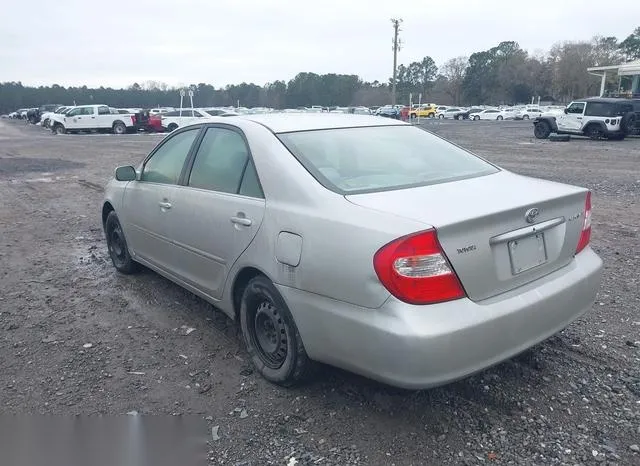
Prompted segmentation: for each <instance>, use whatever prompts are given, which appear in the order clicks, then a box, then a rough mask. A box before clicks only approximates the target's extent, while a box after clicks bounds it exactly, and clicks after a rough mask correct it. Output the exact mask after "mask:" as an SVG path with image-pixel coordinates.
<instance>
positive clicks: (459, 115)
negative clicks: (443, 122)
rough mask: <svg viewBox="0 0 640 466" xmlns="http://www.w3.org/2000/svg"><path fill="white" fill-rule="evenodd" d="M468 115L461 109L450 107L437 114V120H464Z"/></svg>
mask: <svg viewBox="0 0 640 466" xmlns="http://www.w3.org/2000/svg"><path fill="white" fill-rule="evenodd" d="M465 114H466V110H465V109H463V108H460V107H449V108H447V109H446V110H444V111H442V112H437V113H436V118H440V119H451V120H463V119H464V117H465Z"/></svg>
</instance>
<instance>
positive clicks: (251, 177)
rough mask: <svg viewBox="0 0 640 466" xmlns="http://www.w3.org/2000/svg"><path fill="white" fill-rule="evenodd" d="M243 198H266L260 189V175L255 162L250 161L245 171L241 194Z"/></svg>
mask: <svg viewBox="0 0 640 466" xmlns="http://www.w3.org/2000/svg"><path fill="white" fill-rule="evenodd" d="M239 194H242V195H243V196H249V197H258V198H264V193H263V192H262V188H261V187H260V181H259V180H258V173H257V172H256V167H255V166H254V165H253V160H249V163H248V164H247V168H246V170H245V171H244V176H243V177H242V183H240V192H239Z"/></svg>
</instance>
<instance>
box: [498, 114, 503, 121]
mask: <svg viewBox="0 0 640 466" xmlns="http://www.w3.org/2000/svg"><path fill="white" fill-rule="evenodd" d="M496 120H498V121H500V120H504V118H503V117H502V115H498V117H497V118H496Z"/></svg>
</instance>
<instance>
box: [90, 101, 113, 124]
mask: <svg viewBox="0 0 640 466" xmlns="http://www.w3.org/2000/svg"><path fill="white" fill-rule="evenodd" d="M94 124H95V127H96V128H111V126H112V125H113V115H112V114H111V110H109V107H107V106H106V105H100V106H99V107H98V114H97V115H96V117H95V123H94Z"/></svg>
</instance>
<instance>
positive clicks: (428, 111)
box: [409, 106, 436, 118]
mask: <svg viewBox="0 0 640 466" xmlns="http://www.w3.org/2000/svg"><path fill="white" fill-rule="evenodd" d="M435 115H436V107H432V106H420V107H416V108H414V109H412V110H411V112H410V113H409V117H410V118H433V117H435Z"/></svg>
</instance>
